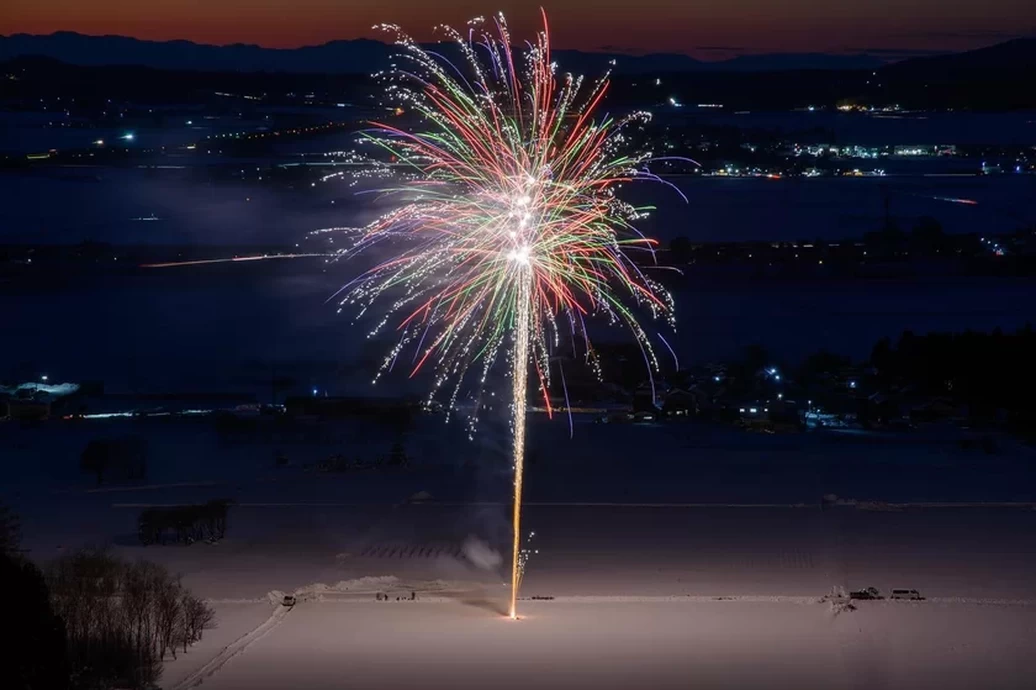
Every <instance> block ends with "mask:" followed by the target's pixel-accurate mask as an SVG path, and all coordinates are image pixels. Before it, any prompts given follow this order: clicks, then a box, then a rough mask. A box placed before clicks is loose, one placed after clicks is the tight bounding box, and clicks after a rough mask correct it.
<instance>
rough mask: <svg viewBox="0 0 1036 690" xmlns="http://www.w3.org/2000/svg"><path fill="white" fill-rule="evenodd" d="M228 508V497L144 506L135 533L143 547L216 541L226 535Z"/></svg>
mask: <svg viewBox="0 0 1036 690" xmlns="http://www.w3.org/2000/svg"><path fill="white" fill-rule="evenodd" d="M229 507H230V501H229V500H226V499H219V500H213V501H209V502H208V503H204V504H201V505H185V506H173V507H170V508H147V509H146V510H144V512H142V513H141V514H140V518H139V519H138V521H137V534H138V536H139V537H140V542H141V543H142V544H144V545H145V546H146V545H148V544H167V543H169V542H173V543H181V544H193V543H194V542H196V541H199V540H201V539H205V540H208V541H216V540H218V539H222V538H223V537H224V536H226V533H227V510H228V508H229Z"/></svg>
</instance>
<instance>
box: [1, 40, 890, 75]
mask: <svg viewBox="0 0 1036 690" xmlns="http://www.w3.org/2000/svg"><path fill="white" fill-rule="evenodd" d="M396 52H398V50H397V49H396V48H395V47H393V46H390V45H388V44H385V43H381V42H380V41H373V40H369V39H356V40H348V41H331V42H330V43H324V44H323V45H318V46H307V47H303V48H292V49H281V48H263V47H261V46H257V45H246V44H233V45H226V46H214V45H205V44H200V43H193V42H191V41H144V40H140V39H136V38H129V37H126V36H87V35H84V34H79V33H75V32H70V31H59V32H56V33H53V34H49V35H45V36H39V35H31V34H14V35H11V36H0V60H9V59H12V58H16V57H21V56H27V55H38V56H44V57H50V58H54V59H57V60H61V61H62V62H66V63H69V64H74V65H85V66H101V65H139V66H144V67H154V68H158V69H167V70H197V71H216V72H285V73H310V74H314V73H328V74H360V73H369V72H374V71H377V70H380V69H384V68H385V67H387V66H388V64H389V62H390V58H391V56H392V55H393V54H395V53H396ZM555 54H556V56H557V58H558V61H559V63H560V64H561V66H562V68H563V69H565V70H566V71H572V72H579V73H588V74H593V73H596V72H600V71H603V70H604V69H605V68H606V67H607V66H608V64H609V62H610V61H611V60H615V61H616V72H617V73H620V74H647V73H672V72H698V71H739V72H764V71H777V70H832V69H838V70H844V69H871V68H876V67H880V66H882V65H884V64H885V62H886V61H885V60H883V59H881V58H879V57H876V56H873V55H867V54H859V55H827V54H823V53H805V54H774V55H742V56H739V57H735V58H732V59H730V60H723V61H718V62H704V61H701V60H696V59H694V58H692V57H690V56H687V55H678V54H665V53H660V54H651V55H626V54H621V53H607V52H601V53H596V52H583V51H574V50H559V51H556V52H555Z"/></svg>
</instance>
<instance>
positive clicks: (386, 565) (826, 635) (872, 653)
mask: <svg viewBox="0 0 1036 690" xmlns="http://www.w3.org/2000/svg"><path fill="white" fill-rule="evenodd" d="M124 433H140V434H143V435H145V436H147V437H148V438H149V439H150V440H151V451H150V455H149V476H148V479H147V482H148V483H147V484H143V485H135V486H130V485H111V486H109V485H105V486H101V487H96V486H94V484H93V482H92V480H91V478H90V477H88V476H84V475H81V474H80V473H79V472H78V455H79V452H80V451H81V449H82V447H83V446H84V444H85V442H86V440H88V439H90V438H93V437H98V436H109V435H119V434H124ZM504 441H505V439H504V440H502V439H501V438H499V434H494V432H493V429H492V428H489V429H487V430H486V432H485V433H483V434H482V435H480V436H479V437H477V440H476V442H474V443H472V442H468V441H467V440H466V439H464V437H463V434H461V433H454V431H453V430H450V429H448V428H444V427H443V426H442V424H441V421H440V420H436V419H430V420H423V421H422V422H421V423H420V424H418V427H417V428H416V429H414V430H412V431H410V432H409V433H408V435H407V436H406V437H405V444H406V446H407V449H408V452H409V454H410V456H411V458H412V460H413V463H414V465H415V466H414V467H413V468H412V469H410V470H399V471H387V470H386V471H382V472H380V473H376V472H359V473H342V474H321V473H315V472H312V471H306V470H304V469H303V467H302V465H303V464H304V463H307V462H312V461H315V460H319V459H321V458H322V457H326V456H327V455H328V454H330V453H331V452H344V453H346V454H347V455H349V456H350V457H352V456H354V455H361V456H362V455H364V454H367V455H370V454H374V453H384V452H386V451H387V450H388V447H389V446H390V445H391V442H392V437H391V435H389V434H386V433H385V432H383V431H378V430H375V429H372V428H370V427H368V428H361V429H356V428H343V429H338V430H336V431H335V433H333V434H331V435H330V436H328V437H327V438H324V439H323V440H321V441H318V442H314V443H312V444H309V445H302V446H290V447H286V448H285V449H284V450H285V453H286V454H287V455H288V457H289V458H290V459H291V461H292V463H293V465H292V466H289V467H286V468H275V467H274V466H273V456H274V451H275V449H274V448H272V447H270V446H268V445H263V444H259V443H240V442H228V441H227V440H226V439H220V438H219V437H218V435H216V434H215V433H214V432H213V430H212V428H211V426H210V424H209V423H208V422H206V421H205V420H194V421H185V420H184V421H177V420H172V421H166V422H164V423H158V422H148V421H144V422H141V421H137V422H131V421H125V422H103V423H99V424H91V423H83V424H80V425H72V426H69V425H57V424H51V425H45V426H44V427H41V428H37V429H19V428H16V427H13V426H11V425H6V426H5V427H4V428H2V429H0V453H3V456H4V460H5V462H16V463H21V464H23V465H24V466H25V471H24V472H19V473H18V474H17V475H12V479H13V480H14V481H12V482H10V483H8V484H6V485H5V486H4V498H5V500H7V501H8V502H9V503H11V504H12V505H13V507H14V508H15V509H16V510H17V511H18V512H19V513H20V514H21V516H22V521H23V527H24V531H25V536H26V542H27V543H26V545H27V546H28V547H29V548H30V550H31V551H30V555H31V556H32V557H33V558H35V559H37V560H38V561H40V562H44V561H46V560H47V559H49V558H52V557H54V556H56V555H58V554H60V553H62V552H63V551H65V550H67V549H70V548H75V547H78V546H81V545H84V544H102V545H110V546H111V547H112V548H113V549H114V550H115V551H116V552H118V553H120V554H122V555H123V556H125V557H128V558H148V559H151V560H155V561H158V562H161V563H164V564H165V565H167V566H168V567H169V568H170V569H172V570H173V571H175V572H178V573H181V574H182V575H183V580H184V583H185V584H186V585H187V586H189V587H191V588H192V589H193V590H194V591H195V592H196V593H198V594H200V595H201V596H204V597H207V598H208V599H209V600H210V601H211V603H212V605H213V606H214V608H215V609H216V614H217V622H218V627H217V628H215V629H213V630H210V631H208V632H207V633H206V635H205V638H204V639H203V641H202V642H201V643H200V644H199V645H196V646H195V647H193V648H192V649H190V650H189V651H188V653H187V654H186V655H182V656H180V658H179V659H177V660H176V661H170V662H169V663H168V664H167V666H166V670H165V674H164V675H163V678H162V685H163V687H165V688H176V689H177V690H179V689H180V688H185V687H190V686H191V685H192V684H194V683H195V682H198V681H201V682H203V684H204V686H205V687H212V688H216V689H219V688H257V689H259V690H265V688H284V687H298V688H309V687H316V688H324V687H326V688H338V687H355V688H380V687H385V688H389V687H411V686H418V685H420V686H426V687H441V688H464V687H470V688H476V687H487V686H494V687H500V686H504V687H511V686H519V685H522V686H527V685H529V684H531V683H536V684H539V685H541V686H545V687H568V688H570V687H581V686H593V687H598V688H604V687H616V688H619V687H704V688H709V687H730V688H735V687H736V688H752V687H768V688H772V687H796V688H828V687H832V688H841V687H847V688H855V687H860V688H872V687H878V688H926V687H940V688H955V687H960V688H972V687H984V688H1027V687H1033V686H1034V685H1036V665H1034V664H1036V662H1034V657H1033V656H1032V655H1031V653H1030V652H1031V650H1032V649H1033V648H1036V578H1032V577H1031V573H1033V572H1036V538H1034V537H1036V510H1033V503H1031V501H1033V499H1034V498H1036V497H1034V496H1033V492H1034V484H1033V483H1032V482H1031V481H1030V480H1031V479H1032V477H1033V472H1034V469H1033V468H1034V462H1033V454H1032V451H1031V449H1029V448H1026V447H1024V446H1020V445H1017V444H1015V443H1013V442H1011V441H1010V440H1009V439H999V440H998V448H999V450H998V452H997V453H996V454H993V455H986V454H985V453H982V452H981V451H979V452H976V451H974V450H964V449H963V447H962V446H961V445H960V444H958V443H956V439H955V438H954V437H953V436H951V435H944V432H939V433H934V432H933V433H916V434H912V435H907V436H903V437H895V436H875V435H839V434H820V435H813V434H804V435H797V436H788V437H779V436H778V437H773V436H766V437H763V436H748V435H745V434H741V433H737V432H731V431H727V430H717V429H713V428H708V427H698V426H694V425H682V426H681V425H670V426H664V425H660V426H653V427H652V426H636V427H634V426H624V427H621V426H616V427H612V426H608V425H593V424H588V423H584V422H583V420H578V419H577V420H576V426H575V439H574V440H569V439H568V426H567V424H565V423H564V422H563V421H560V420H558V421H556V422H554V423H552V424H548V423H546V422H545V421H543V420H541V419H536V420H535V421H534V422H533V427H532V429H531V433H530V441H531V453H532V457H534V458H535V460H534V461H533V462H532V463H530V465H529V468H528V471H529V475H528V476H529V481H528V484H529V492H528V494H527V498H528V504H527V508H526V511H525V522H524V525H525V526H526V528H527V530H528V531H535V532H536V537H535V539H534V540H533V542H532V543H531V545H532V547H533V548H535V549H538V553H536V554H534V555H533V557H532V559H531V561H530V563H529V568H528V572H527V575H526V580H525V584H524V588H523V595H524V596H525V597H527V598H528V597H553V599H538V600H525V601H523V602H521V607H520V612H521V614H522V616H523V620H520V621H517V622H511V621H508V620H506V619H505V618H504V617H503V615H502V613H503V607H504V605H505V601H506V593H507V588H506V586H505V580H506V574H505V572H504V568H490V569H488V570H487V569H482V568H479V567H476V565H475V564H473V563H472V561H471V560H470V559H469V558H468V557H467V556H466V555H465V549H464V544H465V542H466V541H468V540H469V539H478V540H479V541H480V542H482V543H484V544H485V545H486V547H487V548H489V549H496V550H497V551H499V552H501V553H502V554H504V555H505V556H506V548H507V545H508V541H509V529H510V527H509V506H508V502H507V499H508V491H509V473H508V471H507V458H506V443H505V442H504ZM825 493H837V494H838V495H839V496H842V497H846V498H856V499H860V500H861V502H859V503H857V504H855V505H840V506H829V507H827V508H822V507H821V501H820V498H821V496H823V495H824V494H825ZM216 497H228V498H233V499H234V500H235V501H237V505H235V506H233V507H232V508H231V512H230V520H229V527H228V536H227V538H226V539H225V540H223V541H221V542H220V543H218V544H212V545H209V544H201V543H200V544H194V545H192V546H150V547H143V546H141V545H140V544H139V542H138V541H137V540H136V535H135V529H136V518H137V515H138V513H139V511H140V510H141V508H142V507H143V506H150V505H168V504H175V503H183V502H198V501H204V500H208V499H211V498H216ZM862 501H866V502H862ZM947 502H948V503H952V504H954V506H955V507H946V506H942V507H939V506H938V505H937V504H940V503H947ZM962 502H965V503H962ZM1007 502H1010V504H1006V503H1007ZM997 503H1000V504H1001V505H995V504H997ZM480 560H491V559H480ZM504 566H506V558H505V563H504ZM868 586H874V587H878V588H880V589H882V590H883V591H884V592H886V593H887V592H888V591H889V590H890V589H891V588H894V587H904V588H916V589H919V590H920V591H921V592H922V594H924V595H925V596H926V597H928V599H927V600H926V601H922V602H903V601H895V602H893V601H882V602H862V603H860V605H859V607H858V610H856V611H850V612H842V613H837V614H836V613H835V610H834V608H833V607H832V606H831V605H830V603H828V602H825V601H824V600H823V598H824V597H825V595H828V594H830V593H831V592H832V591H833V590H835V589H841V590H850V589H857V588H863V587H868ZM283 593H295V594H296V595H297V596H298V598H299V603H298V605H297V606H296V607H295V608H293V609H291V610H288V609H285V608H283V607H280V606H277V605H276V602H277V601H279V598H280V596H281V595H282V594H283ZM378 594H385V595H387V597H388V599H389V601H387V602H386V601H375V598H376V596H377V595H378ZM411 596H413V597H415V598H416V601H396V598H397V597H399V598H401V599H404V600H405V599H409V598H410V597H411Z"/></svg>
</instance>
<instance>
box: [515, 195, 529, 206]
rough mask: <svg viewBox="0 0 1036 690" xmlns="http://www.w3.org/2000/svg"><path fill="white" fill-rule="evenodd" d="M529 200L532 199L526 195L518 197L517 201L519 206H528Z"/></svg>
mask: <svg viewBox="0 0 1036 690" xmlns="http://www.w3.org/2000/svg"><path fill="white" fill-rule="evenodd" d="M530 201H532V199H530V198H529V197H528V196H520V197H518V200H517V203H518V205H519V206H528V205H529V202H530Z"/></svg>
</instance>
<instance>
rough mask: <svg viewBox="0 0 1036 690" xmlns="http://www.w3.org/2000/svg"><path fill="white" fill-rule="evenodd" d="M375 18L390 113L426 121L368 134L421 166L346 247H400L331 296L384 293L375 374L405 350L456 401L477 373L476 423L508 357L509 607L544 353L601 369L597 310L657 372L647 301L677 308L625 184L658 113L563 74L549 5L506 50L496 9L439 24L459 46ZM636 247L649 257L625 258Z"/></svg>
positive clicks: (547, 369)
mask: <svg viewBox="0 0 1036 690" xmlns="http://www.w3.org/2000/svg"><path fill="white" fill-rule="evenodd" d="M380 28H383V29H385V30H387V31H390V32H392V33H393V34H394V35H395V37H396V44H397V46H399V47H400V48H401V56H400V57H399V64H398V65H396V66H394V67H393V69H392V70H390V71H388V72H386V73H384V74H382V75H380V76H381V77H382V78H383V79H384V83H385V93H386V95H387V97H388V98H389V99H390V101H391V102H392V103H393V105H394V106H396V108H397V110H396V112H397V113H399V112H403V111H405V112H407V113H410V114H414V115H416V118H415V121H416V122H417V123H418V124H416V125H415V126H413V127H410V126H406V127H404V126H400V127H396V126H392V125H390V124H386V123H372V125H373V128H372V129H371V130H370V131H369V132H367V133H366V134H365V136H366V138H367V139H368V141H369V142H371V143H373V144H375V145H377V146H379V147H381V148H382V149H384V150H385V151H387V153H388V155H389V156H390V160H393V161H394V162H395V163H396V164H397V165H400V164H402V165H403V166H405V167H406V168H408V169H409V170H410V171H411V173H412V174H413V175H412V178H411V180H410V181H409V182H407V183H405V184H402V185H400V186H399V187H398V188H396V189H393V190H390V191H394V192H398V193H400V194H402V195H403V196H402V201H401V203H400V205H399V206H398V207H397V208H396V209H395V210H392V211H391V212H389V213H387V214H386V215H384V216H382V217H381V218H379V219H378V220H376V221H375V222H374V223H372V224H371V225H369V226H368V227H366V228H363V229H362V230H361V231H360V233H359V235H358V236H357V237H354V238H353V242H352V244H351V246H350V247H349V248H348V249H345V250H342V255H343V256H349V255H352V254H355V253H356V252H360V251H364V250H368V249H370V248H371V247H372V246H374V245H376V244H382V243H386V244H385V246H388V247H389V254H390V258H389V259H388V260H386V261H384V262H383V263H380V264H379V265H377V266H374V267H373V268H371V269H370V270H368V271H367V272H365V273H363V274H362V275H360V276H359V277H358V278H356V279H355V280H353V281H352V282H351V283H349V284H348V285H346V286H345V287H343V288H342V290H341V292H340V293H339V294H338V295H337V299H338V300H339V301H340V305H339V306H340V307H343V308H344V307H346V306H348V305H355V306H356V307H357V308H358V309H359V311H360V313H361V314H362V313H363V312H365V311H367V310H368V309H370V308H372V307H373V306H375V303H376V302H377V303H378V305H379V308H380V312H381V313H382V317H381V319H380V320H379V323H378V324H377V326H376V327H375V328H374V330H373V331H372V332H371V334H370V335H371V336H372V337H373V336H374V335H376V334H378V333H379V332H380V331H382V330H384V329H386V328H389V327H394V328H396V329H397V331H398V338H399V339H398V342H397V344H396V345H395V346H394V347H392V348H391V350H390V351H389V353H388V354H387V356H386V358H385V360H384V364H383V366H382V368H381V370H380V371H379V374H378V376H380V375H381V373H382V372H384V371H386V370H389V369H391V368H393V366H395V365H396V364H397V363H398V362H399V360H400V357H401V355H402V354H403V353H404V352H405V351H406V352H410V351H412V352H413V356H412V359H411V364H410V369H411V375H414V374H416V373H417V372H418V371H420V370H422V369H423V368H431V369H433V370H434V372H435V373H434V386H433V390H432V393H431V396H432V397H435V396H436V395H437V393H438V392H439V391H440V390H442V389H443V387H444V386H447V389H446V390H447V391H449V392H448V405H447V407H448V408H453V407H454V406H455V405H456V404H457V399H458V394H459V393H460V391H461V389H462V386H463V385H464V381H465V380H468V381H469V383H471V382H473V380H474V379H476V377H477V382H474V385H473V386H472V391H473V392H472V395H473V398H474V402H475V404H474V405H473V407H472V409H473V410H474V411H473V412H472V414H471V417H470V419H471V423H472V426H473V425H474V424H475V423H477V417H478V410H479V408H480V407H481V396H482V392H483V384H485V382H486V379H487V376H488V375H489V374H490V372H491V370H492V369H493V367H494V364H496V363H498V362H500V361H501V360H504V361H506V362H507V363H508V364H509V374H510V378H511V382H512V416H511V422H512V431H513V453H514V472H515V484H514V486H515V493H514V516H513V517H514V549H513V559H512V572H511V607H510V615H511V617H512V618H513V617H515V616H516V600H517V593H518V584H519V581H520V563H519V560H520V559H519V557H520V544H519V535H520V520H521V491H522V476H523V461H524V444H525V413H526V406H527V402H528V401H527V384H528V380H529V378H530V370H532V371H533V372H535V379H534V380H535V382H536V385H537V387H538V389H539V391H540V393H541V394H542V395H543V398H544V400H545V401H546V406H547V409H548V411H549V410H550V409H551V405H550V397H549V390H550V377H551V365H550V362H551V355H552V353H554V352H555V351H556V349H557V348H558V347H559V346H560V344H561V341H562V340H563V339H564V340H570V341H571V342H572V344H573V346H575V343H577V342H578V343H579V344H580V345H581V347H582V349H583V350H584V352H585V355H586V357H587V358H588V360H589V361H590V362H591V364H592V365H593V366H595V368H596V367H597V360H596V357H595V355H594V350H593V347H592V345H591V343H590V337H589V333H588V330H587V325H586V321H587V319H588V318H589V317H591V316H603V317H605V318H606V319H608V320H610V321H611V322H612V323H615V324H619V325H622V326H625V327H626V328H628V329H629V331H630V332H632V334H633V336H634V338H635V339H636V341H637V342H638V343H639V344H640V347H641V350H642V352H643V353H644V358H645V361H646V362H647V363H648V365H649V370H650V369H651V368H657V366H658V362H657V359H656V355H655V350H654V348H653V347H652V340H651V338H650V337H649V334H648V332H647V331H646V330H645V329H644V327H643V326H642V325H641V322H640V320H639V319H638V316H637V314H641V315H645V314H646V315H650V316H651V317H653V318H657V317H668V318H669V319H670V321H671V319H672V313H673V311H672V300H671V298H670V296H669V294H668V293H667V292H666V291H665V290H664V289H662V287H661V286H660V285H659V284H658V283H657V282H655V281H653V280H652V279H651V278H649V277H648V276H647V275H646V273H645V268H644V267H645V266H647V265H650V264H651V263H652V262H653V258H654V257H653V254H654V245H655V241H654V240H651V239H647V238H645V237H644V236H642V235H641V234H640V233H639V232H638V231H637V230H636V228H635V227H634V223H635V222H636V221H637V219H638V218H641V217H643V215H644V214H645V212H646V210H647V209H644V208H637V207H634V206H632V205H630V204H628V203H626V202H624V201H622V200H621V199H619V198H618V196H617V195H616V190H617V189H618V188H620V187H621V186H622V185H623V184H624V183H626V182H630V181H634V180H640V179H651V180H658V178H657V177H655V176H654V175H652V174H651V173H650V172H648V171H647V168H646V163H647V162H648V161H649V160H650V158H651V156H650V153H648V152H635V151H631V150H628V149H629V148H630V144H629V141H628V132H629V130H630V129H631V128H632V127H633V126H635V125H638V124H641V123H643V122H645V121H646V120H647V119H648V118H649V115H648V114H647V113H643V112H637V113H632V114H629V115H626V116H624V117H621V118H612V117H610V116H607V115H602V114H600V113H599V110H598V106H599V105H600V103H601V100H602V98H603V97H604V95H605V93H606V92H607V90H608V83H609V82H608V75H607V74H606V75H605V76H604V77H602V78H601V79H599V80H597V81H596V82H593V83H592V84H585V83H584V79H583V78H582V77H575V76H572V75H570V74H559V73H558V72H557V69H556V66H555V65H554V64H553V63H552V62H551V54H550V37H549V29H548V27H547V22H546V16H545V15H544V23H543V30H542V32H540V33H539V35H538V37H537V40H536V42H535V44H527V46H526V48H525V49H523V50H521V51H516V50H514V49H513V48H512V41H511V36H510V34H509V32H508V29H507V24H506V22H505V21H504V18H503V17H502V16H499V17H497V18H495V19H494V20H492V21H491V22H485V21H484V20H481V19H478V20H474V21H472V22H470V23H469V26H468V28H467V31H466V32H465V33H460V32H458V31H456V30H454V29H451V28H449V27H440V30H441V31H443V32H444V33H445V35H446V37H447V39H448V43H447V45H448V46H451V47H449V48H448V50H449V52H450V55H451V56H455V57H454V58H453V59H450V58H449V57H447V56H446V55H445V54H443V53H442V52H439V51H433V50H430V49H427V48H424V47H422V46H420V45H418V44H417V43H415V42H414V41H413V40H412V39H410V38H409V37H408V36H406V35H405V34H403V33H402V32H401V31H400V29H399V28H398V27H395V26H382V27H380ZM638 251H639V252H643V254H642V255H641V256H642V257H643V259H640V260H634V259H633V258H631V257H632V256H633V255H634V252H638ZM644 259H646V260H644ZM663 342H664V341H663ZM469 372H471V374H472V375H471V376H466V375H467V374H468V373H469ZM375 380H377V379H375Z"/></svg>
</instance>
